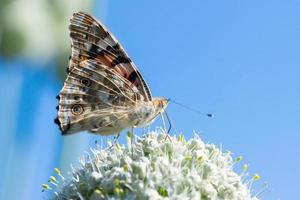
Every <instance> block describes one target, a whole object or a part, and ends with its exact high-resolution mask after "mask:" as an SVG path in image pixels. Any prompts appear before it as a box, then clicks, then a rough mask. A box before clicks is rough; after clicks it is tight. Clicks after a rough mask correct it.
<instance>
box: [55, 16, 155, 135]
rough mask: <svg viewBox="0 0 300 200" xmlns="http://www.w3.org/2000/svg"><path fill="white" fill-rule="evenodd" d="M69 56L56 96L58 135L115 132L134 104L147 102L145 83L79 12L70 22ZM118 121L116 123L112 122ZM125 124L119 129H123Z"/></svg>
mask: <svg viewBox="0 0 300 200" xmlns="http://www.w3.org/2000/svg"><path fill="white" fill-rule="evenodd" d="M69 29H70V37H71V43H72V56H71V59H70V61H69V67H68V70H67V71H68V77H67V79H66V81H65V84H64V87H63V89H62V90H61V92H60V94H59V95H58V98H59V106H58V117H57V118H56V119H55V122H56V123H57V124H58V125H59V127H60V129H61V131H62V133H63V134H70V133H75V132H79V131H83V130H89V131H91V132H98V133H100V134H108V133H116V132H118V131H120V130H121V129H122V127H118V125H120V120H123V128H124V126H126V118H127V115H128V112H130V111H129V110H128V109H129V108H130V107H131V106H132V105H134V104H135V102H136V101H138V100H140V101H151V100H152V96H151V93H150V90H149V88H148V87H147V84H146V82H145V81H144V80H143V78H142V76H141V75H140V73H139V72H138V70H137V69H136V67H135V65H134V63H133V62H132V61H131V60H130V58H129V57H128V55H127V54H126V53H125V51H124V49H123V48H122V47H121V45H120V44H119V43H118V41H117V40H116V39H115V38H114V36H113V35H112V34H111V33H109V32H108V31H107V29H106V28H105V27H104V26H103V25H102V24H101V23H100V22H98V21H97V20H96V19H94V18H93V17H91V16H90V15H88V14H84V13H82V12H79V13H74V14H73V17H72V18H71V20H70V26H69ZM117 122H118V123H117ZM124 123H125V124H124Z"/></svg>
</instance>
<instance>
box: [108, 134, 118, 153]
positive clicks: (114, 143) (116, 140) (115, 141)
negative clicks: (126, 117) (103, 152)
mask: <svg viewBox="0 0 300 200" xmlns="http://www.w3.org/2000/svg"><path fill="white" fill-rule="evenodd" d="M119 137H120V133H118V134H116V135H115V136H114V142H113V143H112V145H110V147H108V150H111V149H112V148H113V147H114V146H115V145H116V144H117V142H118V139H119Z"/></svg>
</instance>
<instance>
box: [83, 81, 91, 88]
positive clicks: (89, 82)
mask: <svg viewBox="0 0 300 200" xmlns="http://www.w3.org/2000/svg"><path fill="white" fill-rule="evenodd" d="M81 83H82V84H83V85H84V86H87V87H89V86H90V85H91V81H90V80H88V79H82V80H81Z"/></svg>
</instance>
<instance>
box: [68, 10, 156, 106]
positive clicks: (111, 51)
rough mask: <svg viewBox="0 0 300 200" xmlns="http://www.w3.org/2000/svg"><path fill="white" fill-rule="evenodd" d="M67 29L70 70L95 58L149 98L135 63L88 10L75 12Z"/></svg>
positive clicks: (149, 99)
mask: <svg viewBox="0 0 300 200" xmlns="http://www.w3.org/2000/svg"><path fill="white" fill-rule="evenodd" d="M69 29H70V36H71V40H72V57H71V60H70V64H69V71H72V70H73V68H74V67H75V66H77V65H78V64H79V63H80V62H81V61H83V60H86V59H95V60H97V61H98V62H99V63H102V64H103V65H106V66H107V67H108V68H111V69H112V70H113V71H115V72H116V73H118V74H119V75H120V76H122V77H124V78H125V79H127V80H128V81H130V82H131V83H133V84H134V85H135V86H136V87H137V89H138V90H139V91H140V93H141V94H142V96H143V97H144V101H151V100H152V96H151V93H150V90H149V88H148V86H147V84H146V82H145V81H144V79H143V78H142V76H141V75H140V73H139V71H138V70H137V68H136V67H135V65H134V63H133V62H132V61H131V60H130V58H129V57H128V55H127V54H126V53H125V51H124V49H123V48H122V46H121V45H120V44H119V42H118V41H117V40H116V39H115V38H114V36H113V35H112V34H111V33H109V32H108V31H107V29H106V28H105V27H104V26H103V25H102V24H101V23H100V22H98V21H97V20H96V19H94V18H93V17H91V16H90V15H88V14H85V13H82V12H79V13H74V14H73V17H72V18H71V20H70V26H69Z"/></svg>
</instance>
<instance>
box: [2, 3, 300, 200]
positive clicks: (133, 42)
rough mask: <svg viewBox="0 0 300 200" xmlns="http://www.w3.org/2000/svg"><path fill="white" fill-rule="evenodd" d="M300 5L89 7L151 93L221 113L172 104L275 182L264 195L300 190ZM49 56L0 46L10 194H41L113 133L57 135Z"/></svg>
mask: <svg viewBox="0 0 300 200" xmlns="http://www.w3.org/2000/svg"><path fill="white" fill-rule="evenodd" d="M299 10H300V2H299V1H292V0H287V1H282V0H281V1H279V0H273V1H270V0H267V1H258V0H252V1H237V0H236V1H233V0H227V1H199V0H190V1H188V3H187V2H183V1H177V0H173V1H159V0H153V1H143V2H142V1H108V0H105V1H104V3H103V2H100V3H99V2H95V4H94V7H93V9H92V11H91V12H92V13H91V14H92V15H94V16H96V17H97V18H98V19H99V20H101V21H102V22H103V23H104V24H106V26H107V27H108V28H109V30H110V31H111V32H112V33H114V35H115V36H116V38H117V39H118V40H119V41H120V42H121V44H122V45H123V47H124V48H125V49H126V50H127V52H128V54H129V55H130V57H131V58H132V60H133V61H134V62H135V64H136V65H137V67H138V68H139V70H140V71H141V73H142V75H143V76H144V78H145V80H146V81H147V83H148V85H149V87H150V89H151V91H152V94H153V96H163V97H166V98H171V99H174V100H175V101H178V102H180V103H182V104H185V105H187V106H189V107H192V108H194V109H197V110H201V111H202V112H210V113H214V114H215V118H213V119H210V118H206V117H204V116H201V115H198V114H196V113H193V112H190V111H188V110H186V109H184V108H183V107H180V106H178V105H175V104H172V103H170V105H169V107H168V112H169V115H170V116H171V119H172V122H173V123H172V124H173V127H175V128H176V130H178V131H179V132H181V133H183V134H184V135H185V137H186V138H190V137H191V136H192V135H193V131H196V132H197V133H198V134H199V135H200V136H201V138H202V139H203V140H204V141H205V142H211V143H214V144H216V145H221V144H222V147H223V149H224V150H230V151H231V152H232V153H233V157H237V156H240V155H242V156H243V157H244V160H243V163H249V165H250V167H249V171H250V173H251V174H253V173H259V174H260V176H261V177H262V178H261V180H260V181H259V182H258V183H257V184H256V185H257V187H260V186H261V185H262V184H263V183H264V182H267V183H268V185H269V187H268V189H267V192H266V194H264V196H263V199H265V200H273V199H276V200H277V199H295V197H297V196H299V195H298V190H297V189H298V188H299V183H298V182H299V180H300V173H299V171H300V159H299V154H300V148H299V145H298V143H299V142H300V123H299V114H300V93H299V91H300V81H299V75H300V67H299V66H300V56H299V52H300V37H299V36H300V13H299ZM66 31H67V26H66ZM66 63H67V58H66ZM45 65H47V66H44V67H45V68H43V67H41V66H39V64H37V63H35V62H33V61H30V60H26V59H25V60H24V59H22V58H18V59H16V60H12V61H7V60H5V59H2V57H1V55H0V85H1V86H2V87H0V93H1V94H5V95H3V96H2V97H1V99H0V101H1V103H0V110H1V111H3V112H0V133H1V135H0V137H1V139H0V160H1V161H3V163H4V165H0V171H1V172H3V176H2V178H1V180H0V198H3V199H20V198H22V199H41V198H44V197H45V196H43V194H41V192H40V185H41V184H42V183H44V182H45V181H47V179H48V177H49V176H50V175H52V174H53V170H52V169H53V168H54V167H57V166H58V167H59V168H60V169H61V170H62V171H63V173H66V171H67V170H69V169H70V167H69V163H74V162H75V163H76V162H77V160H78V156H80V155H82V152H83V151H84V150H88V149H89V147H90V146H91V145H93V144H94V141H95V139H97V140H99V138H103V140H106V139H107V137H99V136H93V135H90V134H84V133H81V134H75V135H72V136H69V137H62V136H61V135H60V134H59V131H58V128H57V127H56V125H55V124H54V123H53V118H54V117H55V115H56V111H55V106H56V104H57V101H56V99H55V96H56V95H57V93H58V92H59V90H60V88H61V86H62V83H61V82H60V81H59V80H58V77H57V76H55V73H54V71H55V65H54V64H53V63H47V64H45ZM157 124H160V121H159V120H157V122H156V123H155V125H157ZM137 132H138V131H137ZM2 133H6V134H2ZM172 133H174V129H173V130H172ZM119 141H120V142H122V141H124V134H123V135H122V136H121V138H120V140H119ZM240 168H241V164H240V165H237V166H236V170H237V171H239V169H240ZM12 175H13V176H12ZM20 180H21V181H20ZM16 188H22V190H21V189H20V191H19V192H18V193H16V192H15V190H16Z"/></svg>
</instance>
